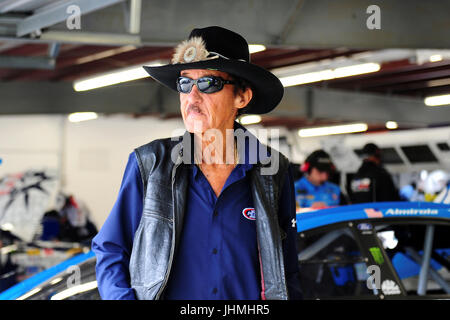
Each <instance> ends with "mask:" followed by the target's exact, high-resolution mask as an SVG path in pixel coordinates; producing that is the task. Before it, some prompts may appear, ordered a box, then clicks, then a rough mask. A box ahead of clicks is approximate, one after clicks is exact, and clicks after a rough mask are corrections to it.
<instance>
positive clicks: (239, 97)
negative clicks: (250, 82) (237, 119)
mask: <svg viewBox="0 0 450 320" xmlns="http://www.w3.org/2000/svg"><path fill="white" fill-rule="evenodd" d="M252 97H253V91H252V89H250V88H248V87H247V88H246V89H245V90H239V92H238V93H237V94H236V97H235V107H236V108H237V109H242V108H245V107H246V106H247V105H248V104H249V102H250V100H252Z"/></svg>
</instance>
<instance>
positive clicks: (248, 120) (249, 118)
mask: <svg viewBox="0 0 450 320" xmlns="http://www.w3.org/2000/svg"><path fill="white" fill-rule="evenodd" d="M259 122H261V116H259V115H257V114H251V115H246V116H242V117H241V118H240V119H239V123H240V124H243V125H245V124H255V123H259Z"/></svg>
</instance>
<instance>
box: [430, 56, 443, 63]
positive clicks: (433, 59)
mask: <svg viewBox="0 0 450 320" xmlns="http://www.w3.org/2000/svg"><path fill="white" fill-rule="evenodd" d="M442 59H443V58H442V55H440V54H433V55H431V56H430V62H438V61H442Z"/></svg>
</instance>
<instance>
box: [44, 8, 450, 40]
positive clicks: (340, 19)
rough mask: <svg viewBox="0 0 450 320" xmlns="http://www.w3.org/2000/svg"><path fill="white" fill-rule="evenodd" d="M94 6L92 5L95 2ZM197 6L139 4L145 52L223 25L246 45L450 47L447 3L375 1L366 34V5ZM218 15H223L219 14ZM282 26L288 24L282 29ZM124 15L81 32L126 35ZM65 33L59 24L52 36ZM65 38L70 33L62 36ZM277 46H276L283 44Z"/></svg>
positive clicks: (100, 17) (114, 11)
mask: <svg viewBox="0 0 450 320" xmlns="http://www.w3.org/2000/svg"><path fill="white" fill-rule="evenodd" d="M93 2H94V1H93ZM298 3H299V2H298V0H284V1H273V0H258V1H254V0H240V1H222V0H196V1H195V10H193V7H192V6H193V3H192V2H189V1H175V0H146V1H142V16H141V20H142V21H141V22H142V23H141V30H140V35H141V38H142V39H143V40H142V45H152V44H153V43H165V44H166V45H167V44H173V43H178V42H179V41H180V40H184V39H186V37H187V36H188V34H189V32H190V31H191V29H192V28H193V27H202V26H208V25H220V26H224V27H228V28H230V29H232V30H235V31H237V32H239V33H241V34H242V35H243V36H244V37H245V38H246V39H248V41H249V42H251V43H261V44H264V45H266V46H268V47H271V46H272V47H276V46H279V45H284V46H292V47H300V48H311V49H312V48H340V47H345V48H350V49H362V48H367V49H381V48H436V49H439V48H450V37H448V30H447V29H448V28H445V26H447V25H448V12H450V0H441V1H439V3H438V4H437V3H436V2H435V1H422V0H409V1H387V0H381V1H377V5H378V6H379V8H380V17H381V24H380V27H381V29H373V30H370V29H369V28H368V27H367V20H368V19H369V17H370V14H368V13H367V12H366V11H367V8H368V7H369V6H370V5H372V4H374V3H373V1H371V0H340V1H332V0H314V1H305V2H304V3H302V4H301V7H300V9H299V10H298V12H297V14H296V15H295V18H293V19H290V20H289V17H290V16H291V14H292V10H293V8H296V6H297V4H298ZM217 13H220V14H217ZM287 20H289V23H288V25H287V26H286V23H287ZM123 21H124V18H123V8H122V7H121V6H110V7H108V8H105V9H103V10H101V12H94V13H92V14H90V15H87V16H83V31H88V32H100V33H106V32H110V33H122V34H123V33H126V32H127V31H128V30H126V27H125V25H126V24H124V23H123ZM64 29H65V26H64V25H59V26H54V27H51V28H50V30H51V31H55V30H59V31H62V30H64ZM66 31H67V30H66ZM280 39H281V41H280Z"/></svg>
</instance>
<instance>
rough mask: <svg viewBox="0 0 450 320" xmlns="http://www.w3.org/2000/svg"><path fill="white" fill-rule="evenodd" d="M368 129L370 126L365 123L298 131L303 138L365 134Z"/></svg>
mask: <svg viewBox="0 0 450 320" xmlns="http://www.w3.org/2000/svg"><path fill="white" fill-rule="evenodd" d="M367 128H368V126H367V124H365V123H354V124H344V125H337V126H329V127H317V128H306V129H300V130H298V135H299V136H300V137H301V138H306V137H316V136H327V135H332V134H344V133H354V132H363V131H367Z"/></svg>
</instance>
